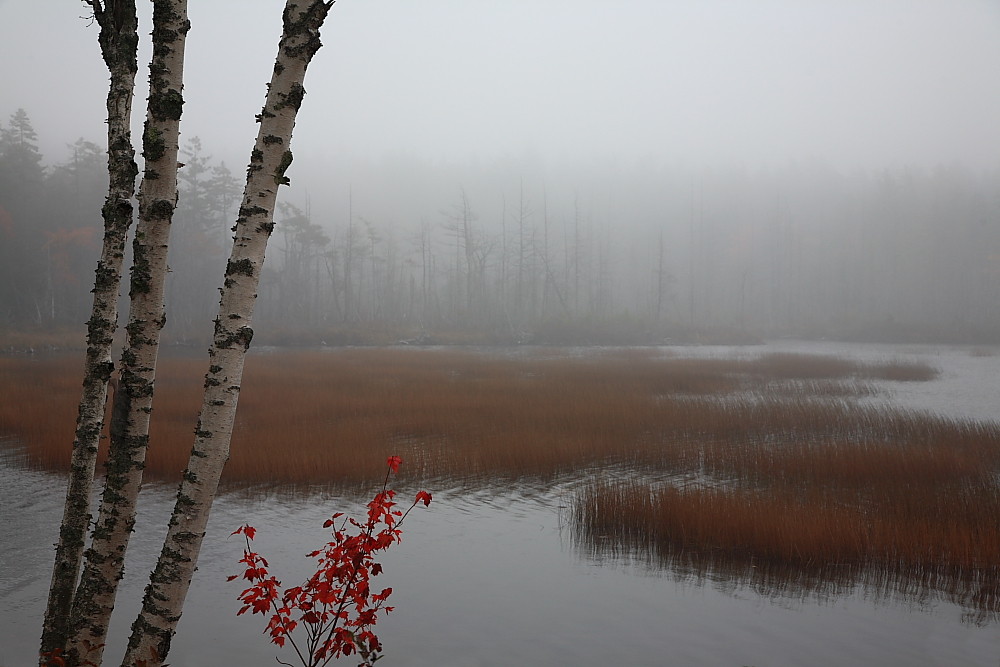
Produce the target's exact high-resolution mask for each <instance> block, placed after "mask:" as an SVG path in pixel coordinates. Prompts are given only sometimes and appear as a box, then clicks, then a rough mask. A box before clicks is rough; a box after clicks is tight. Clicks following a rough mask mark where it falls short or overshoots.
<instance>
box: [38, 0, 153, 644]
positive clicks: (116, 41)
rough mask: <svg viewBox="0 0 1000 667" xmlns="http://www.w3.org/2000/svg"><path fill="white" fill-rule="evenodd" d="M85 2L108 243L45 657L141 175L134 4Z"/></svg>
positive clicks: (86, 479)
mask: <svg viewBox="0 0 1000 667" xmlns="http://www.w3.org/2000/svg"><path fill="white" fill-rule="evenodd" d="M87 4H89V5H90V6H91V8H92V9H93V10H94V19H95V20H96V21H97V24H98V25H99V26H100V28H101V32H100V35H99V37H98V43H99V44H100V46H101V55H102V57H103V58H104V63H105V64H106V65H107V67H108V71H109V72H110V74H111V84H110V86H109V88H108V99H107V109H108V195H107V198H106V199H105V200H104V206H103V208H102V209H101V214H102V216H103V218H104V244H103V248H102V250H101V257H100V259H99V260H98V262H97V271H96V276H95V279H94V301H93V308H92V310H91V316H90V320H89V321H88V322H87V358H86V367H85V370H84V378H83V395H82V397H81V398H80V405H79V408H78V411H77V419H76V437H75V439H74V441H73V455H72V459H71V463H70V478H69V484H68V487H67V490H66V505H65V507H64V509H63V519H62V523H61V524H60V529H59V542H58V544H57V545H56V557H55V565H54V566H53V568H52V583H51V585H50V587H49V598H48V604H47V605H46V608H45V619H44V622H43V626H42V640H41V652H42V653H46V652H53V651H55V650H56V649H59V650H62V651H65V650H66V643H67V640H68V635H69V618H70V610H71V608H72V605H73V596H74V591H75V589H76V582H77V578H78V576H79V573H80V563H81V560H82V556H83V548H84V542H85V539H86V534H87V529H88V528H89V526H90V494H91V488H92V486H93V482H94V470H95V468H96V464H97V447H98V443H99V442H100V438H101V431H102V430H103V427H104V408H105V401H106V397H107V392H108V381H109V379H110V378H111V373H112V371H113V370H114V362H113V361H112V360H111V341H112V338H113V337H114V334H115V330H116V329H117V327H118V291H119V288H120V285H121V273H122V263H123V259H124V255H125V237H126V235H127V233H128V228H129V227H130V226H131V224H132V196H133V194H134V192H135V177H136V173H137V171H138V169H137V167H136V164H135V150H134V149H133V147H132V132H131V126H130V123H131V118H132V96H133V91H134V89H135V76H136V72H137V71H138V63H137V56H136V51H137V48H138V43H139V35H138V33H137V26H138V23H137V18H136V9H135V0H108V2H107V3H106V4H105V5H104V6H102V5H101V3H100V0H88V2H87Z"/></svg>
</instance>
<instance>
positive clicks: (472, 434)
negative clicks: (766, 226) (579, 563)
mask: <svg viewBox="0 0 1000 667" xmlns="http://www.w3.org/2000/svg"><path fill="white" fill-rule="evenodd" d="M206 364H207V361H205V360H199V359H193V358H190V357H183V356H177V355H172V354H167V355H166V356H165V358H163V359H161V361H160V363H159V372H158V375H157V380H156V397H155V401H154V413H153V427H152V432H151V446H150V452H149V458H148V465H147V473H148V475H149V477H150V478H152V479H158V480H166V481H174V480H176V479H178V477H179V474H180V472H181V470H182V469H183V468H184V466H185V464H186V460H187V456H188V451H189V449H190V446H191V443H192V441H193V430H194V424H195V420H196V416H197V410H198V407H199V405H200V401H201V386H202V377H203V373H204V371H205V370H206V369H205V366H206ZM81 371H82V362H81V360H80V359H79V355H76V354H74V355H65V354H64V355H38V356H35V357H14V356H8V357H0V391H2V397H3V400H2V401H0V435H13V436H15V437H16V439H17V440H18V441H19V442H20V443H21V444H22V445H23V447H24V456H25V457H26V460H27V461H28V463H29V464H30V465H32V466H36V467H41V468H46V469H64V468H65V467H66V465H67V464H68V460H69V448H70V443H71V442H72V436H73V422H74V411H75V406H76V403H77V401H78V400H79V392H80V377H81ZM934 373H935V371H934V369H931V368H929V367H926V366H920V365H916V366H912V365H907V364H905V363H903V362H898V361H895V362H890V363H888V364H868V365H866V364H859V363H855V362H849V361H844V360H838V359H832V358H829V357H818V356H809V355H784V354H782V355H763V356H759V357H756V358H745V359H690V358H680V357H670V356H664V355H663V354H662V353H661V352H660V351H658V350H656V349H654V348H649V349H627V350H605V351H600V352H598V351H590V352H587V353H586V354H583V355H579V354H572V353H570V352H562V351H559V350H549V351H546V352H545V353H541V352H536V353H534V354H527V353H517V354H511V353H505V352H500V351H498V352H495V353H489V352H482V351H479V352H473V351H454V350H439V349H412V348H389V349H384V348H383V349H371V348H364V349H330V350H323V351H294V352H287V351H282V352H266V351H265V352H261V353H257V354H254V355H251V356H250V357H249V358H248V360H247V369H246V374H245V377H244V382H243V387H244V389H243V394H242V397H241V399H240V411H239V418H238V420H237V426H236V432H235V435H234V438H233V450H232V458H231V460H230V462H229V465H228V466H227V468H226V478H225V481H226V484H228V485H229V486H230V487H248V486H254V485H270V486H288V487H294V488H300V489H301V488H303V487H308V486H310V485H322V486H339V487H352V486H356V485H370V484H371V483H373V482H375V481H376V478H377V477H378V476H379V474H380V472H381V470H382V469H383V462H384V459H385V457H386V456H387V455H389V454H400V455H402V456H403V457H404V459H406V461H407V463H406V465H405V466H404V468H403V470H404V472H405V473H406V475H407V476H408V477H411V478H412V477H423V478H429V477H436V478H442V479H444V480H446V481H448V482H450V483H470V482H471V483H479V482H484V483H488V482H495V481H497V480H512V479H517V478H525V477H529V478H533V479H535V480H542V481H544V480H548V479H551V478H553V477H554V476H572V475H578V474H582V475H583V477H584V479H588V478H589V479H594V477H593V475H594V474H595V473H594V472H593V471H594V470H597V469H601V468H605V467H613V468H615V469H616V470H618V471H619V472H620V471H622V469H624V470H626V474H625V478H626V480H627V481H625V482H620V481H619V482H606V481H594V482H590V483H587V484H585V485H584V486H583V487H582V490H581V491H580V493H579V497H578V499H577V509H576V511H575V513H576V520H577V521H576V525H577V528H578V531H579V536H580V539H581V542H582V543H583V544H585V545H588V546H587V548H589V549H591V550H594V551H597V550H611V551H618V552H633V553H634V552H643V553H647V554H651V555H653V556H654V557H655V558H657V559H660V560H662V561H664V562H670V563H671V565H672V567H675V568H676V567H677V566H678V564H679V563H680V564H682V565H684V566H685V567H688V568H690V569H693V570H695V571H698V572H703V573H704V572H718V571H721V570H725V569H728V570H734V569H735V570H739V571H740V572H743V573H744V575H745V576H746V577H747V578H748V580H750V581H754V582H756V583H757V584H760V583H761V582H762V581H767V582H770V583H768V585H769V586H772V587H774V586H778V587H782V586H784V587H787V586H788V585H789V584H788V582H789V581H799V582H801V581H810V582H812V583H811V584H810V585H812V586H814V587H815V586H820V587H821V586H824V585H842V584H843V582H844V581H847V580H849V581H857V578H858V577H862V578H863V579H865V580H866V581H876V582H881V584H880V585H884V586H891V587H893V588H895V589H900V588H905V587H906V586H911V585H914V584H913V582H917V584H919V586H927V585H930V586H933V587H935V588H936V589H937V590H945V591H947V592H949V594H951V595H953V596H955V597H957V598H959V599H961V600H969V599H971V600H977V601H978V602H975V604H974V605H973V606H975V608H976V609H979V610H982V609H988V610H995V609H996V607H997V604H998V603H997V600H998V592H997V585H998V584H997V582H998V581H1000V571H998V569H1000V528H998V527H997V524H996V517H997V516H1000V499H998V478H1000V426H998V425H997V424H996V423H995V422H988V423H977V422H972V421H963V420H951V419H945V418H940V417H934V416H931V415H927V414H922V413H913V412H899V411H892V410H888V409H886V408H884V407H880V406H878V405H875V404H872V403H870V402H867V401H864V400H859V398H867V397H870V395H871V394H872V393H873V392H874V391H875V385H874V384H873V380H874V379H887V378H892V379H900V378H904V377H905V378H909V379H911V380H916V379H919V378H928V377H932V376H933V374H934ZM581 471H587V472H586V473H581ZM596 474H599V473H596ZM682 479H683V480H686V481H685V484H684V485H678V484H677V483H676V480H682ZM649 480H654V481H652V482H651V481H649ZM671 480H674V481H675V483H673V484H671V483H670V481H671ZM682 569H683V568H682ZM845 577H847V578H848V579H846V580H845ZM831 582H833V584H831ZM919 586H918V588H919Z"/></svg>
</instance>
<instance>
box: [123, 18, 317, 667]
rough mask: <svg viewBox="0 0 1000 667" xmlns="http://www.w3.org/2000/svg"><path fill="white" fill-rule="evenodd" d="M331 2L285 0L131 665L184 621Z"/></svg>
mask: <svg viewBox="0 0 1000 667" xmlns="http://www.w3.org/2000/svg"><path fill="white" fill-rule="evenodd" d="M332 5H333V2H332V1H330V2H326V1H323V0H287V2H286V4H285V9H284V13H283V15H282V22H283V29H282V35H281V40H280V42H279V44H278V55H277V58H276V60H275V63H274V70H273V73H272V76H271V82H270V84H269V85H268V92H267V98H266V101H265V103H264V108H263V110H262V111H261V113H260V116H258V121H259V122H260V130H259V132H258V134H257V142H256V145H255V146H254V149H253V152H252V153H251V155H250V165H249V167H248V168H247V182H246V189H245V190H244V193H243V203H242V205H241V207H240V211H239V217H238V219H237V221H236V226H235V227H234V231H235V232H236V235H235V236H234V238H233V250H232V254H231V255H230V259H229V262H228V263H227V265H226V272H225V279H224V283H223V287H222V290H221V291H222V298H221V300H220V303H219V316H218V318H217V319H216V320H215V333H214V337H213V342H212V347H211V348H210V350H209V364H210V365H209V369H208V374H207V375H206V376H205V395H204V400H203V403H202V408H201V414H200V416H199V418H198V425H197V427H196V428H195V440H194V446H193V447H192V449H191V456H190V459H189V460H188V467H187V470H185V472H184V476H183V481H182V482H181V485H180V488H179V489H178V492H177V501H176V504H175V505H174V511H173V514H172V515H171V517H170V523H169V528H168V533H167V537H166V540H165V541H164V544H163V550H162V551H161V553H160V557H159V560H158V561H157V563H156V567H155V569H154V570H153V572H152V573H151V575H150V581H149V584H148V585H147V587H146V593H145V595H144V597H143V602H142V610H141V612H140V613H139V617H138V618H137V619H136V620H135V623H133V625H132V635H131V637H130V638H129V644H128V649H127V651H126V654H125V658H124V660H123V662H122V665H125V666H131V665H135V664H136V663H137V662H138V661H140V660H145V661H146V662H145V663H144V664H146V665H148V666H149V667H154V666H158V665H162V663H163V660H164V658H165V657H166V655H167V653H168V651H169V650H170V641H171V638H172V637H173V635H174V632H175V628H176V626H177V622H178V621H179V620H180V616H181V610H182V607H183V604H184V599H185V597H186V595H187V591H188V588H189V587H190V584H191V578H192V576H193V575H194V571H195V568H196V565H197V562H198V554H199V551H200V549H201V543H202V540H203V538H204V536H205V527H206V525H207V523H208V516H209V512H210V510H211V506H212V501H213V500H214V498H215V495H216V491H217V490H218V487H219V478H220V477H221V475H222V469H223V467H224V466H225V463H226V461H227V460H228V459H229V445H230V439H231V437H232V432H233V421H234V419H235V416H236V405H237V401H238V399H239V393H240V385H241V382H242V378H243V363H244V359H245V357H246V351H247V349H248V348H249V347H250V341H251V339H252V338H253V330H252V329H251V328H250V324H251V319H252V316H253V309H254V302H255V300H256V297H257V285H258V283H259V281H260V272H261V267H262V265H263V262H264V250H265V248H266V246H267V240H268V238H269V237H270V235H271V232H272V230H273V229H274V205H275V200H276V198H277V194H278V186H279V185H282V184H287V183H288V179H287V178H286V177H285V170H286V169H288V166H289V165H290V164H291V161H292V153H291V151H290V150H289V145H290V143H291V138H292V128H293V127H294V125H295V116H296V114H297V113H298V110H299V107H300V105H301V104H302V98H303V96H304V95H305V88H304V87H303V85H302V83H303V80H304V79H305V74H306V68H307V67H308V65H309V62H310V61H311V60H312V57H313V56H314V55H315V53H316V52H317V51H318V50H319V48H320V46H321V43H320V38H319V29H320V27H321V26H322V25H323V21H324V20H325V19H326V16H327V14H328V12H329V10H330V7H331V6H332Z"/></svg>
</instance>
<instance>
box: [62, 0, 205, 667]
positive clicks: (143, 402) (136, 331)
mask: <svg viewBox="0 0 1000 667" xmlns="http://www.w3.org/2000/svg"><path fill="white" fill-rule="evenodd" d="M189 28H190V22H189V21H188V19H187V1H186V0H154V2H153V58H152V60H151V61H150V65H149V88H150V94H149V99H148V110H147V115H146V124H145V129H144V132H143V157H144V158H145V173H144V176H143V179H142V185H141V186H140V189H139V223H138V225H137V228H136V233H135V239H134V241H133V246H132V247H133V265H132V272H131V282H130V290H129V296H130V297H131V305H130V308H129V323H128V325H127V326H126V327H125V331H126V334H127V347H126V350H125V351H124V352H123V354H122V359H121V364H120V376H119V382H118V390H117V391H116V393H115V400H114V405H113V408H112V414H111V428H110V433H111V446H110V451H109V457H108V464H107V471H106V481H105V488H104V494H103V496H102V499H101V507H100V511H99V514H98V519H97V524H96V526H95V528H94V534H93V540H92V544H91V547H90V549H88V550H87V551H86V554H85V555H86V563H85V565H84V569H83V574H82V576H81V579H80V584H79V587H78V588H77V592H76V595H75V598H74V601H73V608H72V613H71V620H70V622H71V625H72V627H71V633H72V635H71V639H70V642H69V651H68V655H69V658H70V661H71V663H72V662H74V661H82V660H84V659H86V660H90V661H92V662H94V663H96V664H100V663H101V656H102V653H103V645H104V643H105V640H106V637H107V629H108V623H109V622H110V619H111V613H112V611H113V609H114V604H115V596H116V593H117V589H118V582H119V581H120V580H121V578H122V574H123V572H124V565H125V551H126V549H127V547H128V541H129V537H130V535H131V533H132V530H133V528H134V526H135V512H136V503H137V500H138V495H139V488H140V486H141V484H142V469H143V467H144V465H145V459H146V448H147V445H148V442H149V418H150V413H151V412H152V402H153V381H154V376H155V373H156V359H157V352H158V347H159V339H160V330H161V329H162V328H163V325H164V323H165V322H166V316H165V314H164V307H163V291H164V279H165V277H166V271H167V244H168V241H169V237H170V222H171V217H172V215H173V210H174V206H175V205H176V202H177V150H178V135H179V127H180V117H181V109H182V106H183V102H184V100H183V97H182V95H181V91H182V89H183V69H184V46H185V37H186V35H187V31H188V30H189Z"/></svg>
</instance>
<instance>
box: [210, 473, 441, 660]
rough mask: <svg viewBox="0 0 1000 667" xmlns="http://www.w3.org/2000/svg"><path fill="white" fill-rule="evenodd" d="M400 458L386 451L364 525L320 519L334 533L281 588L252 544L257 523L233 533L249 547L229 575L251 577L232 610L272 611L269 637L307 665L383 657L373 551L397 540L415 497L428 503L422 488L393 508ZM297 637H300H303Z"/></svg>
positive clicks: (337, 517) (382, 597)
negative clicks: (296, 579) (299, 578)
mask: <svg viewBox="0 0 1000 667" xmlns="http://www.w3.org/2000/svg"><path fill="white" fill-rule="evenodd" d="M402 462H403V460H402V459H401V458H400V457H398V456H390V457H389V458H388V459H387V461H386V465H387V466H388V468H389V469H388V471H387V472H386V476H385V481H384V482H383V483H382V489H381V490H380V491H379V492H378V493H376V494H375V497H374V498H373V499H372V500H371V502H369V503H368V506H367V507H368V512H367V520H366V521H365V522H364V523H361V522H359V521H357V520H356V519H353V518H351V517H345V516H344V514H343V513H342V512H337V513H336V514H334V515H333V516H332V517H330V518H329V519H328V520H326V521H325V522H324V523H323V527H324V528H333V531H332V537H333V539H331V540H330V541H329V542H327V543H326V545H324V546H323V547H322V548H321V549H317V550H316V551H313V552H311V553H309V554H307V556H308V557H310V558H315V559H316V561H317V568H316V572H315V573H314V574H313V575H311V576H310V577H309V578H308V579H307V580H306V581H305V582H304V583H303V584H302V585H300V586H293V587H291V588H287V589H285V590H281V582H280V581H279V580H278V579H276V578H275V577H274V576H271V575H270V574H269V572H268V567H269V565H268V562H267V560H266V559H264V558H263V557H262V556H260V555H259V554H258V553H256V552H255V551H253V550H252V549H251V546H250V542H251V541H252V540H253V539H254V537H255V535H256V529H254V528H253V527H252V526H249V525H245V526H241V527H239V528H237V529H236V530H234V531H233V533H232V534H233V535H243V537H244V539H245V540H246V549H245V550H244V552H243V558H241V559H240V561H239V562H241V563H243V564H244V565H245V568H244V570H243V573H242V575H238V574H237V575H233V576H231V577H229V579H228V580H229V581H232V580H234V579H239V578H241V577H242V578H243V579H247V580H249V581H250V582H252V585H251V586H250V588H247V589H246V590H244V591H243V592H242V593H240V595H239V599H240V600H241V601H242V602H243V606H242V607H241V608H240V610H239V611H238V612H237V615H240V614H243V613H245V612H247V611H251V612H252V613H254V614H262V615H265V616H267V615H269V616H270V617H269V619H268V623H267V627H266V628H265V630H264V632H265V633H266V634H267V635H269V637H270V639H271V642H272V643H274V644H276V645H277V646H284V645H285V643H286V641H287V642H288V643H289V644H290V645H291V646H292V647H293V648H294V649H295V652H296V654H297V655H298V657H299V659H300V661H301V662H302V664H303V665H304V666H305V667H318V666H320V665H326V664H327V663H329V662H330V660H332V659H334V658H339V657H341V656H345V655H351V654H357V655H358V656H360V657H361V658H362V660H363V662H362V665H370V664H372V663H373V662H375V661H376V660H377V659H378V658H379V657H380V656H379V651H381V650H382V644H381V642H380V641H379V639H378V636H377V635H376V634H375V633H374V632H373V631H372V629H371V628H372V627H373V626H374V625H375V623H376V622H377V621H378V616H379V614H380V613H388V612H390V611H392V609H393V608H392V607H391V606H388V605H386V604H385V602H386V600H387V599H388V598H389V596H390V595H391V594H392V589H391V588H384V589H382V590H381V592H378V593H374V592H372V589H371V585H370V583H371V577H374V576H377V575H379V574H381V572H382V566H381V565H380V564H379V563H377V562H375V556H376V554H378V553H379V552H381V551H385V550H386V549H388V548H389V547H390V546H392V545H393V544H394V543H397V542H399V541H400V539H401V535H402V532H401V530H400V525H401V524H402V522H403V519H405V518H406V515H407V514H409V513H410V510H412V509H413V508H414V507H416V505H417V503H420V502H422V503H423V504H424V506H427V505H430V502H431V494H429V493H427V492H426V491H421V492H419V493H418V494H417V496H416V498H415V499H414V501H413V504H412V505H410V507H409V509H407V510H406V512H402V511H400V510H399V509H398V508H397V503H396V502H395V500H394V499H395V497H396V492H395V491H393V490H392V489H389V488H388V483H389V476H390V475H391V474H392V473H396V472H398V471H399V466H400V465H401V464H402ZM300 626H302V627H303V628H304V629H305V640H304V641H303V642H302V644H301V646H300V645H299V643H297V642H296V641H295V639H294V638H293V637H292V632H293V631H294V630H296V628H298V627H300ZM300 641H302V640H300Z"/></svg>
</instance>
